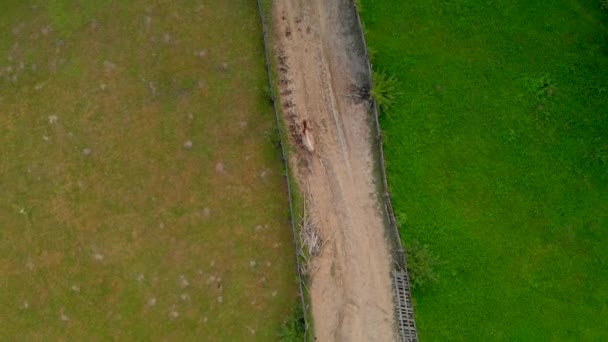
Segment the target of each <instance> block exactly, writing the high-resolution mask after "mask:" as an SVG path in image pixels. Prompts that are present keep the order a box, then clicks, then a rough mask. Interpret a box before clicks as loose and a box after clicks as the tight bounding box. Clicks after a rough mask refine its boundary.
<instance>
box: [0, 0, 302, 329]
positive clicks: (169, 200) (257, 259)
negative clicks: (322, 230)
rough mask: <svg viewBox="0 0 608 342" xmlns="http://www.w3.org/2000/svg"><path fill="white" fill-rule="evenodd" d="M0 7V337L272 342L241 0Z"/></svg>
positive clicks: (269, 151) (270, 183)
mask: <svg viewBox="0 0 608 342" xmlns="http://www.w3.org/2000/svg"><path fill="white" fill-rule="evenodd" d="M1 7H2V10H1V11H0V37H2V39H0V146H1V147H0V194H1V195H0V275H1V276H0V317H2V319H0V336H3V338H5V339H8V340H39V339H44V340H85V339H93V340H165V339H166V340H201V338H204V339H206V340H226V341H244V340H263V341H268V340H274V339H276V338H277V334H278V333H279V329H280V325H281V322H282V321H283V320H284V319H285V318H286V317H288V316H289V313H290V312H291V309H292V306H293V304H294V303H295V302H296V300H297V291H296V288H297V287H296V284H297V283H296V278H295V272H294V271H295V270H294V266H293V264H294V258H293V255H294V251H293V245H292V236H291V230H290V229H289V221H288V218H289V216H288V207H287V198H286V193H285V188H284V184H283V180H282V176H281V173H282V171H281V166H280V165H281V163H280V157H279V151H278V149H277V147H276V145H275V143H274V142H275V141H276V127H275V124H274V117H273V115H272V108H271V105H270V103H269V101H268V96H267V91H265V89H267V84H268V83H267V82H268V81H267V78H266V73H265V70H264V54H263V50H262V44H261V28H260V24H259V19H258V16H257V9H256V4H255V2H251V1H244V0H237V1H228V2H227V1H217V0H212V1H205V2H200V1H192V0H181V1H162V0H155V1H140V0H130V1H119V2H106V1H77V0H52V1H17V0H9V1H3V2H2V5H1Z"/></svg>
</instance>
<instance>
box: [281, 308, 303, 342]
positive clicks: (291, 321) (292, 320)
mask: <svg viewBox="0 0 608 342" xmlns="http://www.w3.org/2000/svg"><path fill="white" fill-rule="evenodd" d="M305 332H306V323H305V321H304V312H303V310H302V307H301V306H300V305H297V306H296V307H294V308H293V310H292V311H291V315H290V316H289V318H288V319H287V320H286V321H285V322H283V324H282V325H281V330H280V331H279V341H281V342H296V341H297V342H301V341H303V340H304V333H305Z"/></svg>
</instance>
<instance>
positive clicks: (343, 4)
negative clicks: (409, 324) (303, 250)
mask: <svg viewBox="0 0 608 342" xmlns="http://www.w3.org/2000/svg"><path fill="white" fill-rule="evenodd" d="M274 11H275V13H274V20H275V22H274V25H275V28H276V30H275V31H276V32H277V37H276V39H275V41H277V42H278V43H277V46H276V47H275V48H276V49H277V55H278V57H279V71H280V87H281V89H280V91H281V97H280V99H281V103H282V107H283V111H284V113H285V115H286V118H285V119H286V121H287V123H288V125H289V130H290V133H291V139H292V143H293V144H294V145H295V146H301V139H302V135H301V129H302V121H303V120H307V121H308V123H309V126H311V132H312V135H313V137H314V141H315V151H314V153H312V154H309V153H308V151H306V150H305V149H304V148H303V147H300V148H299V156H300V157H302V156H304V155H308V158H307V159H308V160H309V162H308V163H302V162H301V160H296V159H298V158H297V157H294V160H292V161H291V163H292V165H294V166H295V169H296V170H297V171H298V172H297V176H298V181H299V182H300V187H301V189H304V190H307V191H308V194H309V196H310V199H311V200H310V203H309V204H308V206H309V208H308V209H309V212H310V215H311V217H312V220H313V221H314V222H315V224H316V227H317V229H318V230H319V233H320V235H321V237H322V238H323V240H324V241H325V244H324V245H323V248H322V250H321V254H320V255H319V256H317V257H316V259H315V268H314V271H313V272H312V276H311V288H310V291H311V300H312V311H313V318H314V324H315V336H316V337H317V340H319V341H392V340H396V339H397V337H396V333H395V332H396V327H395V323H394V309H393V301H392V289H391V280H390V257H389V251H388V244H387V242H386V239H385V229H384V223H383V219H382V216H381V215H382V212H381V209H380V206H379V201H378V197H377V187H376V185H375V184H374V181H373V169H374V160H373V157H372V144H371V132H370V123H369V120H370V117H369V114H368V110H367V106H366V104H361V103H360V104H357V103H355V102H354V101H353V100H352V99H351V98H349V97H347V96H344V95H345V94H347V93H349V88H350V86H351V85H353V84H355V85H362V84H365V80H366V75H365V64H364V61H365V60H364V59H363V57H362V56H361V55H358V54H360V53H361V52H362V49H360V45H358V44H361V42H360V41H359V39H358V33H357V32H356V31H353V29H354V26H353V25H354V23H355V21H354V20H355V17H354V16H353V15H354V12H353V8H352V3H351V2H350V1H347V0H281V1H275V8H274ZM304 164H308V165H304Z"/></svg>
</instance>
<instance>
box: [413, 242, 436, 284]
mask: <svg viewBox="0 0 608 342" xmlns="http://www.w3.org/2000/svg"><path fill="white" fill-rule="evenodd" d="M428 247H429V246H428V245H422V244H421V243H420V242H418V241H416V240H414V241H412V242H411V243H409V244H406V246H405V250H406V254H407V270H408V272H409V276H410V282H411V285H412V288H414V289H422V288H425V287H428V286H432V285H435V284H437V283H438V282H439V276H438V275H437V273H435V267H436V266H438V265H440V264H441V261H440V260H439V258H438V257H437V256H435V255H433V253H431V251H430V250H429V248H428Z"/></svg>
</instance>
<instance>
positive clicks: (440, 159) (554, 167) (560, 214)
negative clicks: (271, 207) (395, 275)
mask: <svg viewBox="0 0 608 342" xmlns="http://www.w3.org/2000/svg"><path fill="white" fill-rule="evenodd" d="M363 5H364V6H363V13H362V14H363V18H364V21H365V24H366V31H367V37H368V42H369V44H370V45H371V47H372V48H373V50H374V51H375V54H374V61H373V62H374V66H377V67H378V68H379V70H382V71H384V72H386V73H387V74H388V75H394V76H395V77H396V78H397V80H398V82H399V84H400V91H401V95H400V96H398V97H397V99H396V100H395V102H394V105H393V107H391V108H390V110H388V111H386V112H385V113H384V114H383V117H382V127H383V130H384V136H385V138H386V140H385V148H386V150H385V151H386V156H387V165H388V173H389V181H390V184H391V188H392V194H393V198H394V204H395V209H396V211H398V212H401V215H400V217H403V218H404V221H405V226H406V229H404V230H403V237H404V240H405V241H414V240H418V241H420V243H421V244H423V245H428V249H429V252H430V253H432V254H433V255H437V256H438V257H439V258H440V260H441V261H442V262H441V264H440V265H438V266H436V267H435V271H436V273H437V275H438V284H437V285H435V286H431V287H429V288H426V289H424V288H423V289H417V290H416V291H414V299H415V302H416V318H417V323H418V328H419V332H420V337H421V339H422V340H439V341H443V340H480V341H490V340H525V341H532V340H534V341H538V340H587V341H596V340H606V339H608V329H607V326H606V324H605V319H604V318H605V317H607V316H608V302H607V301H606V298H608V252H607V251H608V249H606V246H607V245H608V229H607V228H608V211H607V210H606V208H608V187H607V185H608V172H607V167H608V93H607V91H608V54H607V51H608V46H607V42H608V12H606V11H602V10H601V9H600V3H599V1H591V2H584V1H578V0H559V1H554V2H541V1H532V2H530V1H523V0H504V1H498V2H488V1H478V0H467V1H418V0H415V1H405V2H404V1H394V0H393V1H391V0H383V1H379V0H365V1H363Z"/></svg>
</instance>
